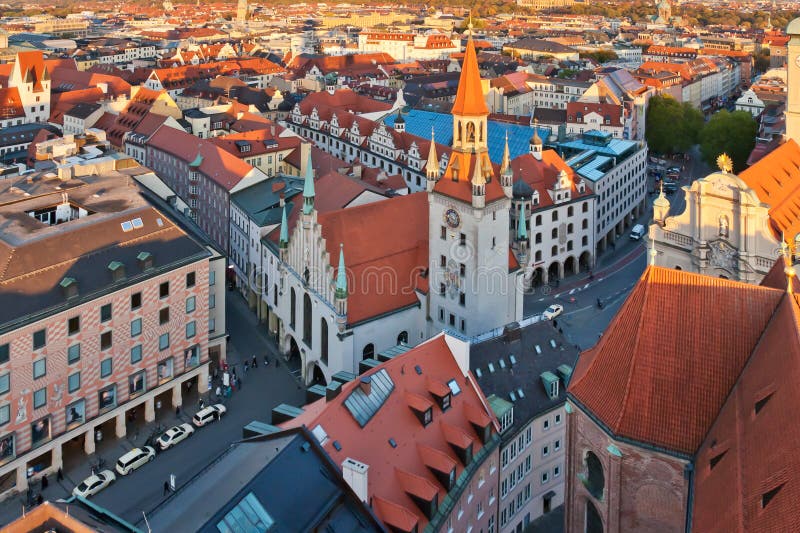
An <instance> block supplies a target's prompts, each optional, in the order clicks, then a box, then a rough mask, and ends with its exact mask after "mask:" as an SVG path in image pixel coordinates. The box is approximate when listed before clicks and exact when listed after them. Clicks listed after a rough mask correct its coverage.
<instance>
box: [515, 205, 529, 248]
mask: <svg viewBox="0 0 800 533" xmlns="http://www.w3.org/2000/svg"><path fill="white" fill-rule="evenodd" d="M517 239H519V240H521V241H522V240H527V239H528V224H527V223H526V221H525V206H524V205H523V206H522V211H521V212H520V214H519V216H518V217H517Z"/></svg>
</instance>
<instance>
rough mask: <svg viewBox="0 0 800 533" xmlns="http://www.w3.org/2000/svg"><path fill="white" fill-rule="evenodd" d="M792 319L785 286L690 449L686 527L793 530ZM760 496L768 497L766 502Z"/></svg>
mask: <svg viewBox="0 0 800 533" xmlns="http://www.w3.org/2000/svg"><path fill="white" fill-rule="evenodd" d="M782 263H783V261H781V260H778V262H777V264H778V265H780V266H783V265H782ZM784 280H785V277H784ZM784 284H785V281H784ZM799 325H800V307H799V306H798V301H797V296H796V294H793V293H788V292H785V291H784V292H783V298H782V299H781V301H780V304H779V305H778V307H777V309H776V310H775V313H774V314H773V315H772V316H771V320H770V321H769V323H768V325H767V327H766V329H765V331H764V333H763V335H762V337H761V339H760V340H759V342H758V344H757V345H756V347H755V350H753V355H752V356H751V357H750V360H749V361H748V363H747V366H746V367H745V368H744V370H743V372H742V374H741V376H740V377H739V379H738V381H737V383H736V385H735V386H734V387H733V390H732V391H731V393H730V395H729V396H728V398H727V400H726V401H725V404H724V405H723V406H722V409H721V411H720V412H719V415H718V417H717V419H716V422H715V423H714V424H713V426H711V428H710V431H709V432H708V435H707V437H706V438H705V441H704V443H703V446H702V447H701V448H700V450H699V452H698V454H697V458H696V462H695V498H694V502H693V503H694V506H693V511H692V525H693V526H694V527H693V529H695V530H697V531H708V532H719V533H722V532H726V533H727V532H736V533H747V532H750V531H792V530H794V529H796V527H797V501H798V498H800V455H798V454H797V450H800V424H798V423H797V420H798V417H800V388H798V387H797V383H798V382H799V381H800V335H799V334H798V332H799V331H800V329H799V327H798V326H799ZM712 464H713V467H712ZM767 494H773V496H772V497H771V498H770V499H769V500H768V502H767V503H766V505H765V499H764V498H765V496H766V495H767Z"/></svg>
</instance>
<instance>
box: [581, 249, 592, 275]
mask: <svg viewBox="0 0 800 533" xmlns="http://www.w3.org/2000/svg"><path fill="white" fill-rule="evenodd" d="M591 268H592V254H590V253H589V252H588V251H585V252H583V253H582V254H581V256H580V258H578V269H579V270H583V271H586V270H590V269H591Z"/></svg>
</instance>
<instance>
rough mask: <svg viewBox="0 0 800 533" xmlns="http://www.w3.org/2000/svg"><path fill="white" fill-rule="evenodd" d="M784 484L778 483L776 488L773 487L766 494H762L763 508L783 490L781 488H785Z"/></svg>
mask: <svg viewBox="0 0 800 533" xmlns="http://www.w3.org/2000/svg"><path fill="white" fill-rule="evenodd" d="M783 485H784V484H783V483H781V484H780V485H778V486H777V487H775V488H774V489H772V490H770V491H767V492H765V493H764V494H762V495H761V508H762V509H766V507H767V505H769V502H771V501H772V499H773V498H774V497H775V496H777V494H778V493H779V492H780V491H781V489H782V488H783Z"/></svg>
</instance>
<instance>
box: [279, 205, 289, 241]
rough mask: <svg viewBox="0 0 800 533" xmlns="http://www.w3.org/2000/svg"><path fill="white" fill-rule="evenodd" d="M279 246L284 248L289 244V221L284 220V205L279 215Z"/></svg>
mask: <svg viewBox="0 0 800 533" xmlns="http://www.w3.org/2000/svg"><path fill="white" fill-rule="evenodd" d="M280 241H281V247H282V248H285V247H286V245H287V244H289V223H288V222H286V205H284V206H283V214H282V215H281V237H280Z"/></svg>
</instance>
